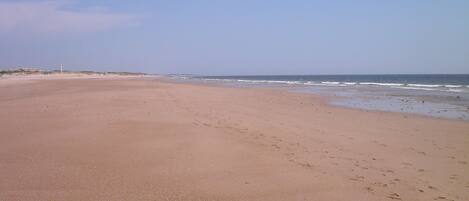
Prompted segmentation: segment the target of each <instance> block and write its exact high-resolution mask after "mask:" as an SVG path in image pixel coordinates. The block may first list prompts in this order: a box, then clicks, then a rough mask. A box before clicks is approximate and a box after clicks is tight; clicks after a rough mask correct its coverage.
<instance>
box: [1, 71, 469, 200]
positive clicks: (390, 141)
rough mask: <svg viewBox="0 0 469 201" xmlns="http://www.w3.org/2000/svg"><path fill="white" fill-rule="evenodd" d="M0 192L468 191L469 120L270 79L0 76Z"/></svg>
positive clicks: (253, 196) (317, 194)
mask: <svg viewBox="0 0 469 201" xmlns="http://www.w3.org/2000/svg"><path fill="white" fill-rule="evenodd" d="M0 200H2V201H3V200H5V201H9V200H21V201H27V200H31V201H32V200H34V201H41V200H268V201H271V200H324V201H329V200H337V201H340V200H343V201H351V200H352V201H353V200H373V201H374V200H405V201H424V200H425V201H427V200H448V201H449V200H457V201H464V200H469V122H467V121H457V120H444V119H435V118H428V117H420V116H415V115H409V114H402V113H390V112H377V111H364V110H356V109H347V108H340V107H333V106H329V105H328V104H327V102H326V100H325V98H323V97H320V96H317V95H313V94H302V93H292V92H287V91H285V90H280V89H257V88H256V89H255V88H229V87H222V86H207V85H198V84H189V83H174V82H168V81H164V80H162V79H154V78H132V77H127V78H119V77H103V78H93V79H91V78H81V79H70V78H67V79H65V78H64V79H14V78H12V79H3V80H0Z"/></svg>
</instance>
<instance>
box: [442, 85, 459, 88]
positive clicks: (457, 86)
mask: <svg viewBox="0 0 469 201" xmlns="http://www.w3.org/2000/svg"><path fill="white" fill-rule="evenodd" d="M445 87H446V88H459V87H462V85H452V84H447V85H445Z"/></svg>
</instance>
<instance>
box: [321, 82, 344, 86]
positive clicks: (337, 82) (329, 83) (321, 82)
mask: <svg viewBox="0 0 469 201" xmlns="http://www.w3.org/2000/svg"><path fill="white" fill-rule="evenodd" d="M321 83H322V84H331V85H332V84H340V82H321Z"/></svg>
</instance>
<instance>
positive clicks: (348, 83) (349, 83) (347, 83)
mask: <svg viewBox="0 0 469 201" xmlns="http://www.w3.org/2000/svg"><path fill="white" fill-rule="evenodd" d="M344 84H345V85H356V84H358V83H356V82H344Z"/></svg>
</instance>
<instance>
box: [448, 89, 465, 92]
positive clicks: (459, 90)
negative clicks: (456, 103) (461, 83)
mask: <svg viewBox="0 0 469 201" xmlns="http://www.w3.org/2000/svg"><path fill="white" fill-rule="evenodd" d="M448 91H451V92H464V90H462V89H448Z"/></svg>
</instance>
